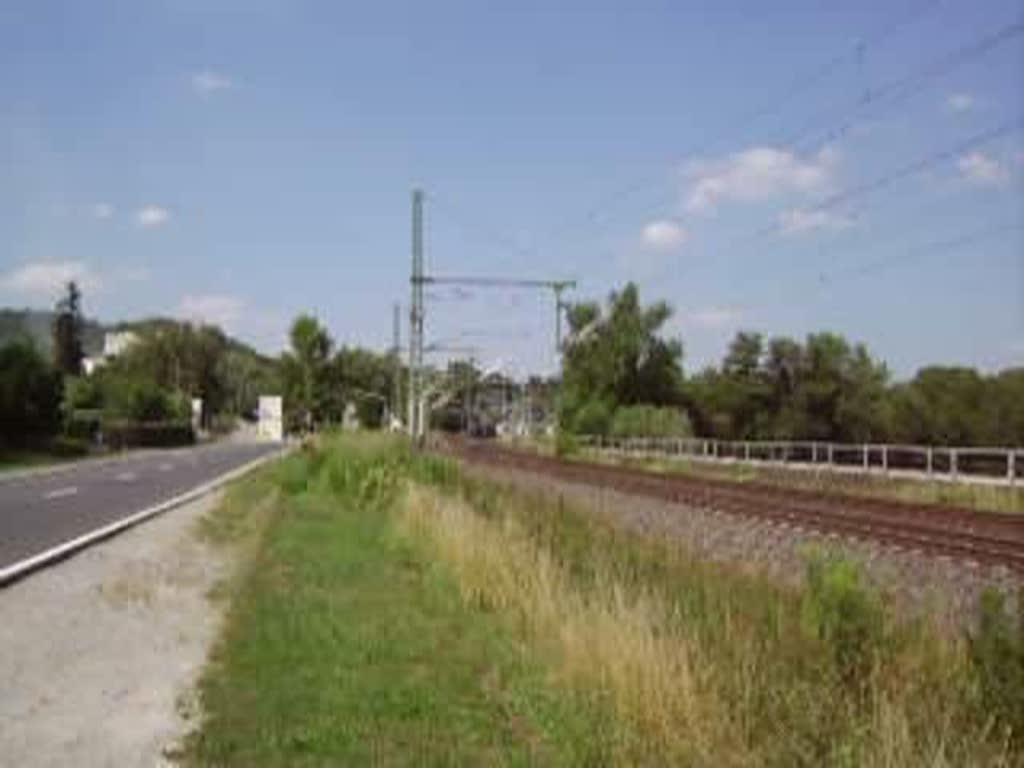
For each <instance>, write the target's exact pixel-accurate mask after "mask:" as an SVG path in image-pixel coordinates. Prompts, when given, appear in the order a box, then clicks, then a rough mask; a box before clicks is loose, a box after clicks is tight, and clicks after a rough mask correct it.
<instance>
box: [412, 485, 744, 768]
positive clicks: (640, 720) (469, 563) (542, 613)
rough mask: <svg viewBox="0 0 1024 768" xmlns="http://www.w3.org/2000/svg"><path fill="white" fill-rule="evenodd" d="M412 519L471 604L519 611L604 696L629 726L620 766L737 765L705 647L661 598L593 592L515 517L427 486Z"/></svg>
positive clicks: (572, 678)
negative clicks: (485, 512) (704, 671)
mask: <svg viewBox="0 0 1024 768" xmlns="http://www.w3.org/2000/svg"><path fill="white" fill-rule="evenodd" d="M403 522H404V525H405V529H406V531H407V532H408V533H409V534H410V535H412V536H414V537H416V538H419V539H426V540H427V541H429V542H430V545H431V546H432V547H433V548H434V549H435V550H436V551H437V553H438V554H439V555H440V557H441V558H442V559H443V560H444V562H445V563H446V564H447V565H448V566H450V567H451V568H452V569H453V571H454V572H455V574H456V576H457V578H458V580H459V583H460V585H461V588H462V591H463V596H464V598H465V599H466V600H467V601H469V602H470V603H472V604H476V605H480V606H483V607H486V608H489V609H496V610H499V611H503V612H505V613H507V614H509V615H511V616H513V617H514V619H515V620H516V621H517V622H519V623H520V626H521V628H522V629H523V630H524V631H525V633H526V635H527V636H528V637H529V638H530V639H531V640H532V641H534V642H536V643H539V644H540V645H543V646H546V649H545V650H547V651H548V652H549V653H551V654H552V655H553V656H554V657H555V658H557V659H558V660H559V664H558V665H557V667H556V669H557V672H558V674H559V675H560V676H562V677H563V678H564V681H565V682H567V683H569V684H570V685H574V686H578V687H583V688H585V689H589V690H592V691H598V692H599V698H600V700H601V701H602V702H603V703H605V704H607V705H609V706H610V707H611V708H612V710H613V711H614V715H615V721H617V722H618V723H619V724H620V726H621V727H620V728H619V729H618V732H616V733H615V734H614V735H613V738H612V740H611V741H612V749H613V753H614V754H615V756H616V757H617V758H618V759H617V762H619V763H620V764H630V763H634V762H638V761H639V762H641V763H647V762H648V761H649V760H651V759H655V758H657V759H664V758H669V757H670V758H672V759H673V760H674V761H680V762H684V763H690V762H697V763H703V764H711V763H714V764H718V765H722V764H726V763H728V762H732V761H731V760H725V759H723V758H724V755H723V754H722V753H721V752H720V751H717V748H718V747H720V746H721V745H722V743H723V741H724V740H725V739H724V738H723V737H725V736H726V734H723V733H721V727H722V725H723V724H724V723H723V718H722V716H721V713H720V712H717V711H716V708H717V704H716V699H715V695H714V692H713V691H712V690H710V689H709V688H708V685H707V684H706V683H704V682H702V681H701V679H700V673H699V670H700V669H701V667H702V664H701V661H700V659H699V658H698V655H697V653H696V651H695V646H694V645H693V644H691V643H690V642H688V640H687V638H686V637H685V636H680V635H679V634H678V633H674V632H671V631H669V626H668V625H669V622H668V621H667V619H668V615H667V608H666V606H665V605H664V604H663V603H661V601H659V600H658V599H657V598H656V597H654V596H652V595H630V594H629V593H628V592H627V591H626V590H625V589H624V588H623V587H622V585H619V584H616V583H614V582H609V583H606V584H604V585H602V587H601V588H599V589H597V590H594V592H593V594H592V595H590V596H587V597H584V596H583V595H582V594H581V593H580V592H578V591H576V590H574V589H573V588H572V586H571V585H570V583H569V580H568V579H567V577H566V575H565V574H564V573H563V572H562V570H561V568H560V567H559V566H558V565H557V564H556V563H555V562H554V560H553V559H552V558H551V557H550V556H549V555H548V553H546V552H545V551H544V550H542V549H540V548H538V547H535V546H533V545H531V544H530V542H529V540H528V538H527V537H526V536H525V535H524V533H523V532H522V531H521V530H518V529H517V526H516V524H515V523H514V522H512V521H509V520H506V521H505V522H503V523H500V524H498V523H494V522H490V521H488V520H485V519H484V518H482V517H479V516H477V515H476V514H475V513H474V512H473V511H472V509H471V508H470V507H469V506H468V505H467V504H466V503H465V502H462V501H459V500H456V499H453V498H443V497H441V496H439V495H437V494H435V493H433V492H430V491H427V490H424V489H422V488H413V489H412V490H411V491H410V493H409V498H408V500H407V503H406V504H405V506H404V515H403ZM738 748H740V745H735V749H738ZM735 749H734V750H733V751H735ZM733 757H734V758H735V757H739V755H735V754H734V756H733Z"/></svg>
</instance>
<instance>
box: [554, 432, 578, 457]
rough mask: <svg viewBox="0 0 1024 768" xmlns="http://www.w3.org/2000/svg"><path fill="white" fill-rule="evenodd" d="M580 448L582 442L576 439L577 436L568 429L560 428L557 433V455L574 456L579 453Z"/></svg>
mask: <svg viewBox="0 0 1024 768" xmlns="http://www.w3.org/2000/svg"><path fill="white" fill-rule="evenodd" d="M579 450H580V444H579V442H578V441H577V440H576V436H575V435H574V434H573V433H572V432H570V431H569V430H567V429H560V430H558V433H557V434H556V435H555V455H556V456H572V455H573V454H575V453H578V452H579Z"/></svg>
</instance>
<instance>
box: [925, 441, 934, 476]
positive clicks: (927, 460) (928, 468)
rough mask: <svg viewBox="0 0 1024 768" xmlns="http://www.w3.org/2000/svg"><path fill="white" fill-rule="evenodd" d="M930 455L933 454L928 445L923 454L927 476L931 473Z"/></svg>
mask: <svg viewBox="0 0 1024 768" xmlns="http://www.w3.org/2000/svg"><path fill="white" fill-rule="evenodd" d="M932 453H933V451H932V447H931V446H930V445H929V446H928V451H927V453H926V454H925V457H926V458H925V464H926V471H927V472H928V474H929V476H930V475H931V474H932V471H933V470H932Z"/></svg>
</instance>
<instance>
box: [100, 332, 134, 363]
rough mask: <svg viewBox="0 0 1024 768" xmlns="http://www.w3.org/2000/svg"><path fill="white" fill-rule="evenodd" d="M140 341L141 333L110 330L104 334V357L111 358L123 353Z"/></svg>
mask: <svg viewBox="0 0 1024 768" xmlns="http://www.w3.org/2000/svg"><path fill="white" fill-rule="evenodd" d="M138 341H139V335H138V334H137V333H135V331H108V332H107V333H106V334H104V336H103V357H105V358H107V359H110V358H114V357H117V356H118V355H122V354H124V352H125V350H127V349H128V348H129V347H130V346H131V345H132V344H136V343H137V342H138Z"/></svg>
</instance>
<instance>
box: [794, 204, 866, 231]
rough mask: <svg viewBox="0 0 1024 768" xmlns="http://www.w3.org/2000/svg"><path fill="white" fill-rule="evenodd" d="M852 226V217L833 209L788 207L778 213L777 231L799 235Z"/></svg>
mask: <svg viewBox="0 0 1024 768" xmlns="http://www.w3.org/2000/svg"><path fill="white" fill-rule="evenodd" d="M851 226H853V219H852V218H850V217H849V216H846V215H844V214H841V213H836V212H835V211H825V210H806V209H804V208H790V209H789V210H788V211H783V212H782V213H780V214H779V231H780V232H781V233H782V234H784V235H799V234H802V233H805V232H813V231H815V230H819V229H829V230H840V229H847V228H848V227H851Z"/></svg>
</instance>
